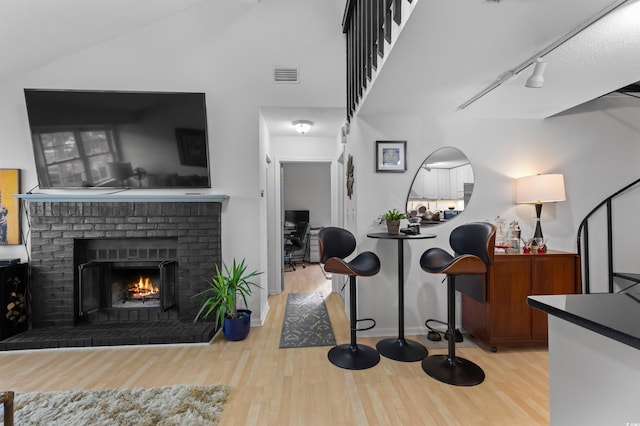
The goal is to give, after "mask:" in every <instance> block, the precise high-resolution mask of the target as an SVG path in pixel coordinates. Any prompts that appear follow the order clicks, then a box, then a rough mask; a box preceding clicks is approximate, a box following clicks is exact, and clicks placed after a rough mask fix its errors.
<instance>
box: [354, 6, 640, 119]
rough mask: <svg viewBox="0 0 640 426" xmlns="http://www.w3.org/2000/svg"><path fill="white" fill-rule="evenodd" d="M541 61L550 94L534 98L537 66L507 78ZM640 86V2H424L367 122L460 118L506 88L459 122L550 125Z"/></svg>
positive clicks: (374, 94)
mask: <svg viewBox="0 0 640 426" xmlns="http://www.w3.org/2000/svg"><path fill="white" fill-rule="evenodd" d="M463 3H464V4H463ZM616 6H619V7H617V9H615V10H613V11H612V12H611V13H608V14H607V15H606V16H604V17H602V18H601V19H599V20H597V21H595V18H596V17H599V16H601V15H604V12H606V11H608V10H609V9H614V7H616ZM591 21H595V22H593V23H592V24H591V25H586V24H589V23H591ZM583 27H586V28H584V29H583ZM576 30H581V31H576ZM574 32H577V34H576V35H575V36H572V35H573V33H574ZM559 41H561V43H560V44H559V45H558V46H557V47H555V48H553V49H551V50H550V51H549V47H552V46H554V45H555V44H557V43H558V42H559ZM546 51H549V52H548V53H546ZM540 52H545V54H544V55H543V56H544V59H545V61H546V62H547V67H546V70H545V73H544V79H545V82H544V86H543V87H542V88H527V87H525V81H526V80H527V78H528V77H529V76H530V75H531V73H532V70H533V66H525V67H524V68H523V69H522V70H521V71H520V72H519V73H517V74H515V75H511V74H510V72H511V71H512V70H514V69H518V68H519V66H520V65H521V64H523V63H525V64H526V63H530V62H532V61H533V60H535V59H536V57H537V56H538V55H539V54H540ZM520 68H522V67H520ZM509 77H511V78H509ZM638 79H640V2H639V1H638V0H628V1H624V0H617V1H614V0H563V1H558V0H556V1H527V0H502V1H487V0H472V1H463V2H461V1H448V0H430V1H420V2H419V3H418V4H417V5H416V7H415V9H414V12H413V15H412V16H411V17H410V19H409V20H408V21H407V25H406V26H405V28H404V30H403V32H402V33H401V35H400V38H399V40H398V44H397V45H396V46H395V47H394V49H393V51H392V52H391V54H390V57H389V60H388V61H387V62H386V63H385V65H384V67H383V69H382V71H381V73H380V75H379V76H378V78H377V79H376V81H375V84H374V85H373V89H372V90H371V92H370V93H369V94H368V96H367V99H366V102H365V104H364V107H363V108H362V109H361V111H360V112H361V113H362V114H365V115H366V114H372V115H376V114H387V115H389V114H390V115H406V114H409V115H411V114H414V115H425V114H429V113H430V112H433V111H434V110H436V111H451V112H454V111H460V110H459V107H460V106H462V105H464V104H465V103H466V102H467V101H469V100H472V99H473V98H474V97H475V96H476V95H477V94H480V93H481V92H483V91H484V90H485V89H487V88H490V87H492V86H493V85H495V83H496V81H500V83H499V84H497V85H496V87H495V88H493V89H492V90H490V91H488V92H487V93H486V94H485V95H484V96H481V97H480V98H479V99H478V100H476V101H475V102H472V103H471V104H470V105H469V106H467V107H465V108H464V109H463V110H461V111H460V113H463V114H467V115H475V116H485V117H507V118H546V117H549V116H552V115H554V114H558V113H560V112H562V111H565V110H567V109H569V108H572V107H574V106H576V105H579V104H582V103H584V102H587V101H589V100H592V99H595V98H597V97H599V96H602V95H605V94H607V93H610V92H613V91H615V90H617V89H618V88H621V87H624V86H627V85H629V84H632V83H634V82H636V81H638Z"/></svg>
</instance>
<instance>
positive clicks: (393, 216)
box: [380, 209, 407, 235]
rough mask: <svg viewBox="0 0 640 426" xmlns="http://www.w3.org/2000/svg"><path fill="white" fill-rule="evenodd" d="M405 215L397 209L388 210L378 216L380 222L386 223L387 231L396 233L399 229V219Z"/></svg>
mask: <svg viewBox="0 0 640 426" xmlns="http://www.w3.org/2000/svg"><path fill="white" fill-rule="evenodd" d="M406 218H407V215H406V214H405V213H402V212H400V211H398V209H393V210H389V211H388V212H386V213H385V214H383V215H382V216H380V223H382V222H386V223H387V232H388V233H389V234H394V235H395V234H398V232H399V231H400V221H401V220H402V219H406Z"/></svg>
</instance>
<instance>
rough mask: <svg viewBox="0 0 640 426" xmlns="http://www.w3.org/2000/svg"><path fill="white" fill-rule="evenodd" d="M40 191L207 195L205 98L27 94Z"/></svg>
mask: <svg viewBox="0 0 640 426" xmlns="http://www.w3.org/2000/svg"><path fill="white" fill-rule="evenodd" d="M24 92H25V99H26V105H27V114H28V117H29V127H30V129H31V139H32V142H33V149H34V155H35V160H36V169H37V173H38V183H39V186H40V188H110V187H115V188H210V187H211V183H210V174H209V154H208V137H207V116H206V108H205V96H204V93H169V92H120V91H80V90H42V89H25V91H24Z"/></svg>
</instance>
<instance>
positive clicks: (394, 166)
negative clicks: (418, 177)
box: [376, 141, 407, 173]
mask: <svg viewBox="0 0 640 426" xmlns="http://www.w3.org/2000/svg"><path fill="white" fill-rule="evenodd" d="M406 170H407V141H376V172H396V173H404V172H405V171H406Z"/></svg>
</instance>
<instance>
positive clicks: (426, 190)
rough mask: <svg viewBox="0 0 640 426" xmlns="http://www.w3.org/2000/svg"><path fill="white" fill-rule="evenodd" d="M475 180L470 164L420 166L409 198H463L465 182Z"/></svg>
mask: <svg viewBox="0 0 640 426" xmlns="http://www.w3.org/2000/svg"><path fill="white" fill-rule="evenodd" d="M469 182H473V171H472V170H471V165H470V164H465V165H464V166H460V167H456V168H453V169H435V168H434V169H431V170H426V169H424V168H420V170H418V173H417V174H416V177H415V180H414V181H413V185H412V186H411V193H410V195H409V198H411V199H415V200H462V199H463V198H464V184H465V183H469Z"/></svg>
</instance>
